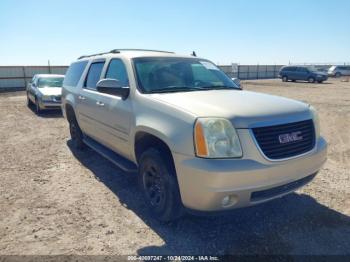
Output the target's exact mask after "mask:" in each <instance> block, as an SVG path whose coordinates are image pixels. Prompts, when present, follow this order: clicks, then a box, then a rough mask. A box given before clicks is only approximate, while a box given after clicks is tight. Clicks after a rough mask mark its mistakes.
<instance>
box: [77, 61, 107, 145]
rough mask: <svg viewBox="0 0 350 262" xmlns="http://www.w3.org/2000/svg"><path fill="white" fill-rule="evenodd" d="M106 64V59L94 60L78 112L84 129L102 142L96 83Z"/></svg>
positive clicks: (79, 100)
mask: <svg viewBox="0 0 350 262" xmlns="http://www.w3.org/2000/svg"><path fill="white" fill-rule="evenodd" d="M104 64H105V60H104V59H99V60H94V61H93V62H92V63H91V64H90V67H89V71H88V73H87V75H86V77H85V80H84V83H83V87H82V89H81V92H80V93H79V95H78V103H77V112H78V114H79V124H80V126H81V128H82V130H83V131H84V132H85V133H86V134H87V135H89V136H91V137H92V138H94V139H95V140H98V141H100V142H101V138H100V137H101V135H100V134H99V130H100V128H99V113H98V112H97V111H98V110H99V107H98V106H97V105H96V101H97V98H96V95H98V92H97V91H96V84H97V82H98V81H99V80H100V78H101V73H102V70H103V67H104Z"/></svg>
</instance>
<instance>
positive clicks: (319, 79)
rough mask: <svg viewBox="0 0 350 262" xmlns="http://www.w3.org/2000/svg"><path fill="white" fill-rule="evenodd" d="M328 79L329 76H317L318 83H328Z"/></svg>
mask: <svg viewBox="0 0 350 262" xmlns="http://www.w3.org/2000/svg"><path fill="white" fill-rule="evenodd" d="M327 79H328V76H316V80H317V81H326V80H327Z"/></svg>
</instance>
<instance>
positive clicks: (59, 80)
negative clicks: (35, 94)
mask: <svg viewBox="0 0 350 262" xmlns="http://www.w3.org/2000/svg"><path fill="white" fill-rule="evenodd" d="M63 79H64V77H47V78H39V80H38V87H62V84H63Z"/></svg>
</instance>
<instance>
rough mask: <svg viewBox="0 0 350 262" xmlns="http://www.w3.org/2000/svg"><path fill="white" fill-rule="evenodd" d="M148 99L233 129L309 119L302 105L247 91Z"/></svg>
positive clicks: (305, 106)
mask: <svg viewBox="0 0 350 262" xmlns="http://www.w3.org/2000/svg"><path fill="white" fill-rule="evenodd" d="M151 96H152V97H153V98H155V99H157V100H160V101H163V102H165V103H167V104H170V105H171V106H173V107H174V108H181V109H182V110H185V111H187V112H190V113H191V114H194V115H195V116H196V117H222V118H226V119H229V120H231V122H232V123H233V124H234V126H235V127H236V128H252V127H259V126H268V125H278V124H285V123H290V122H297V121H302V120H306V119H310V118H311V117H312V115H311V112H310V110H309V105H307V104H305V103H302V102H298V101H295V100H292V99H288V98H284V97H279V96H273V95H267V94H262V93H257V92H251V91H239V90H210V91H195V92H181V93H162V94H152V95H151Z"/></svg>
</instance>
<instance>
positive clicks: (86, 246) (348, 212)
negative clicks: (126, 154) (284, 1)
mask: <svg viewBox="0 0 350 262" xmlns="http://www.w3.org/2000/svg"><path fill="white" fill-rule="evenodd" d="M244 88H245V89H247V90H255V91H259V92H264V93H270V94H276V95H282V96H286V97H290V98H294V99H299V100H304V101H307V102H308V103H310V104H312V105H313V106H315V107H316V108H317V109H318V111H319V113H320V119H321V129H322V131H321V132H322V134H323V135H324V136H325V137H326V139H327V141H328V142H329V158H328V161H327V163H326V165H325V166H324V168H323V169H322V171H321V172H320V173H319V175H318V176H317V177H316V178H315V180H314V181H313V182H312V183H311V184H310V185H308V186H306V187H305V188H303V189H302V190H300V191H298V192H297V193H294V194H291V195H288V196H287V197H284V198H282V199H278V200H275V201H272V202H269V203H267V204H263V205H260V206H256V207H251V208H246V209H240V210H235V211H232V212H229V213H227V214H225V215H220V216H212V217H195V216H190V215H188V216H186V217H185V218H183V219H182V220H180V221H178V222H175V223H172V224H160V223H158V222H157V221H155V220H153V219H152V218H151V217H150V216H149V215H148V213H147V209H146V207H145V205H144V203H143V201H142V198H141V194H140V193H139V192H138V188H137V180H136V176H135V175H132V174H125V173H123V172H122V171H120V170H119V169H118V168H116V167H115V166H113V165H112V164H111V163H109V162H108V161H107V160H105V159H104V158H102V157H101V156H99V155H98V154H96V153H95V152H93V151H91V150H87V151H85V152H76V151H74V150H73V149H72V148H71V146H70V141H69V133H68V125H67V123H66V120H65V119H63V118H62V116H61V115H60V113H59V112H50V113H46V114H44V115H43V116H41V117H38V116H36V115H35V114H34V113H33V111H32V110H30V109H29V108H27V106H26V105H25V103H26V102H25V94H24V92H17V93H7V94H0V120H1V121H0V143H1V153H0V168H1V169H0V254H2V255H5V254H7V255H11V254H12V255H14V254H16V255H24V254H26V255H30V254H41V255H44V254H51V255H52V254H81V255H95V254H100V255H112V254H123V255H131V254H176V255H180V254H212V255H214V254H216V255H220V254H350V171H349V170H350V83H346V82H341V81H339V80H330V81H328V82H326V83H324V84H308V83H291V82H289V83H282V82H281V81H280V80H260V81H248V82H244Z"/></svg>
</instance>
